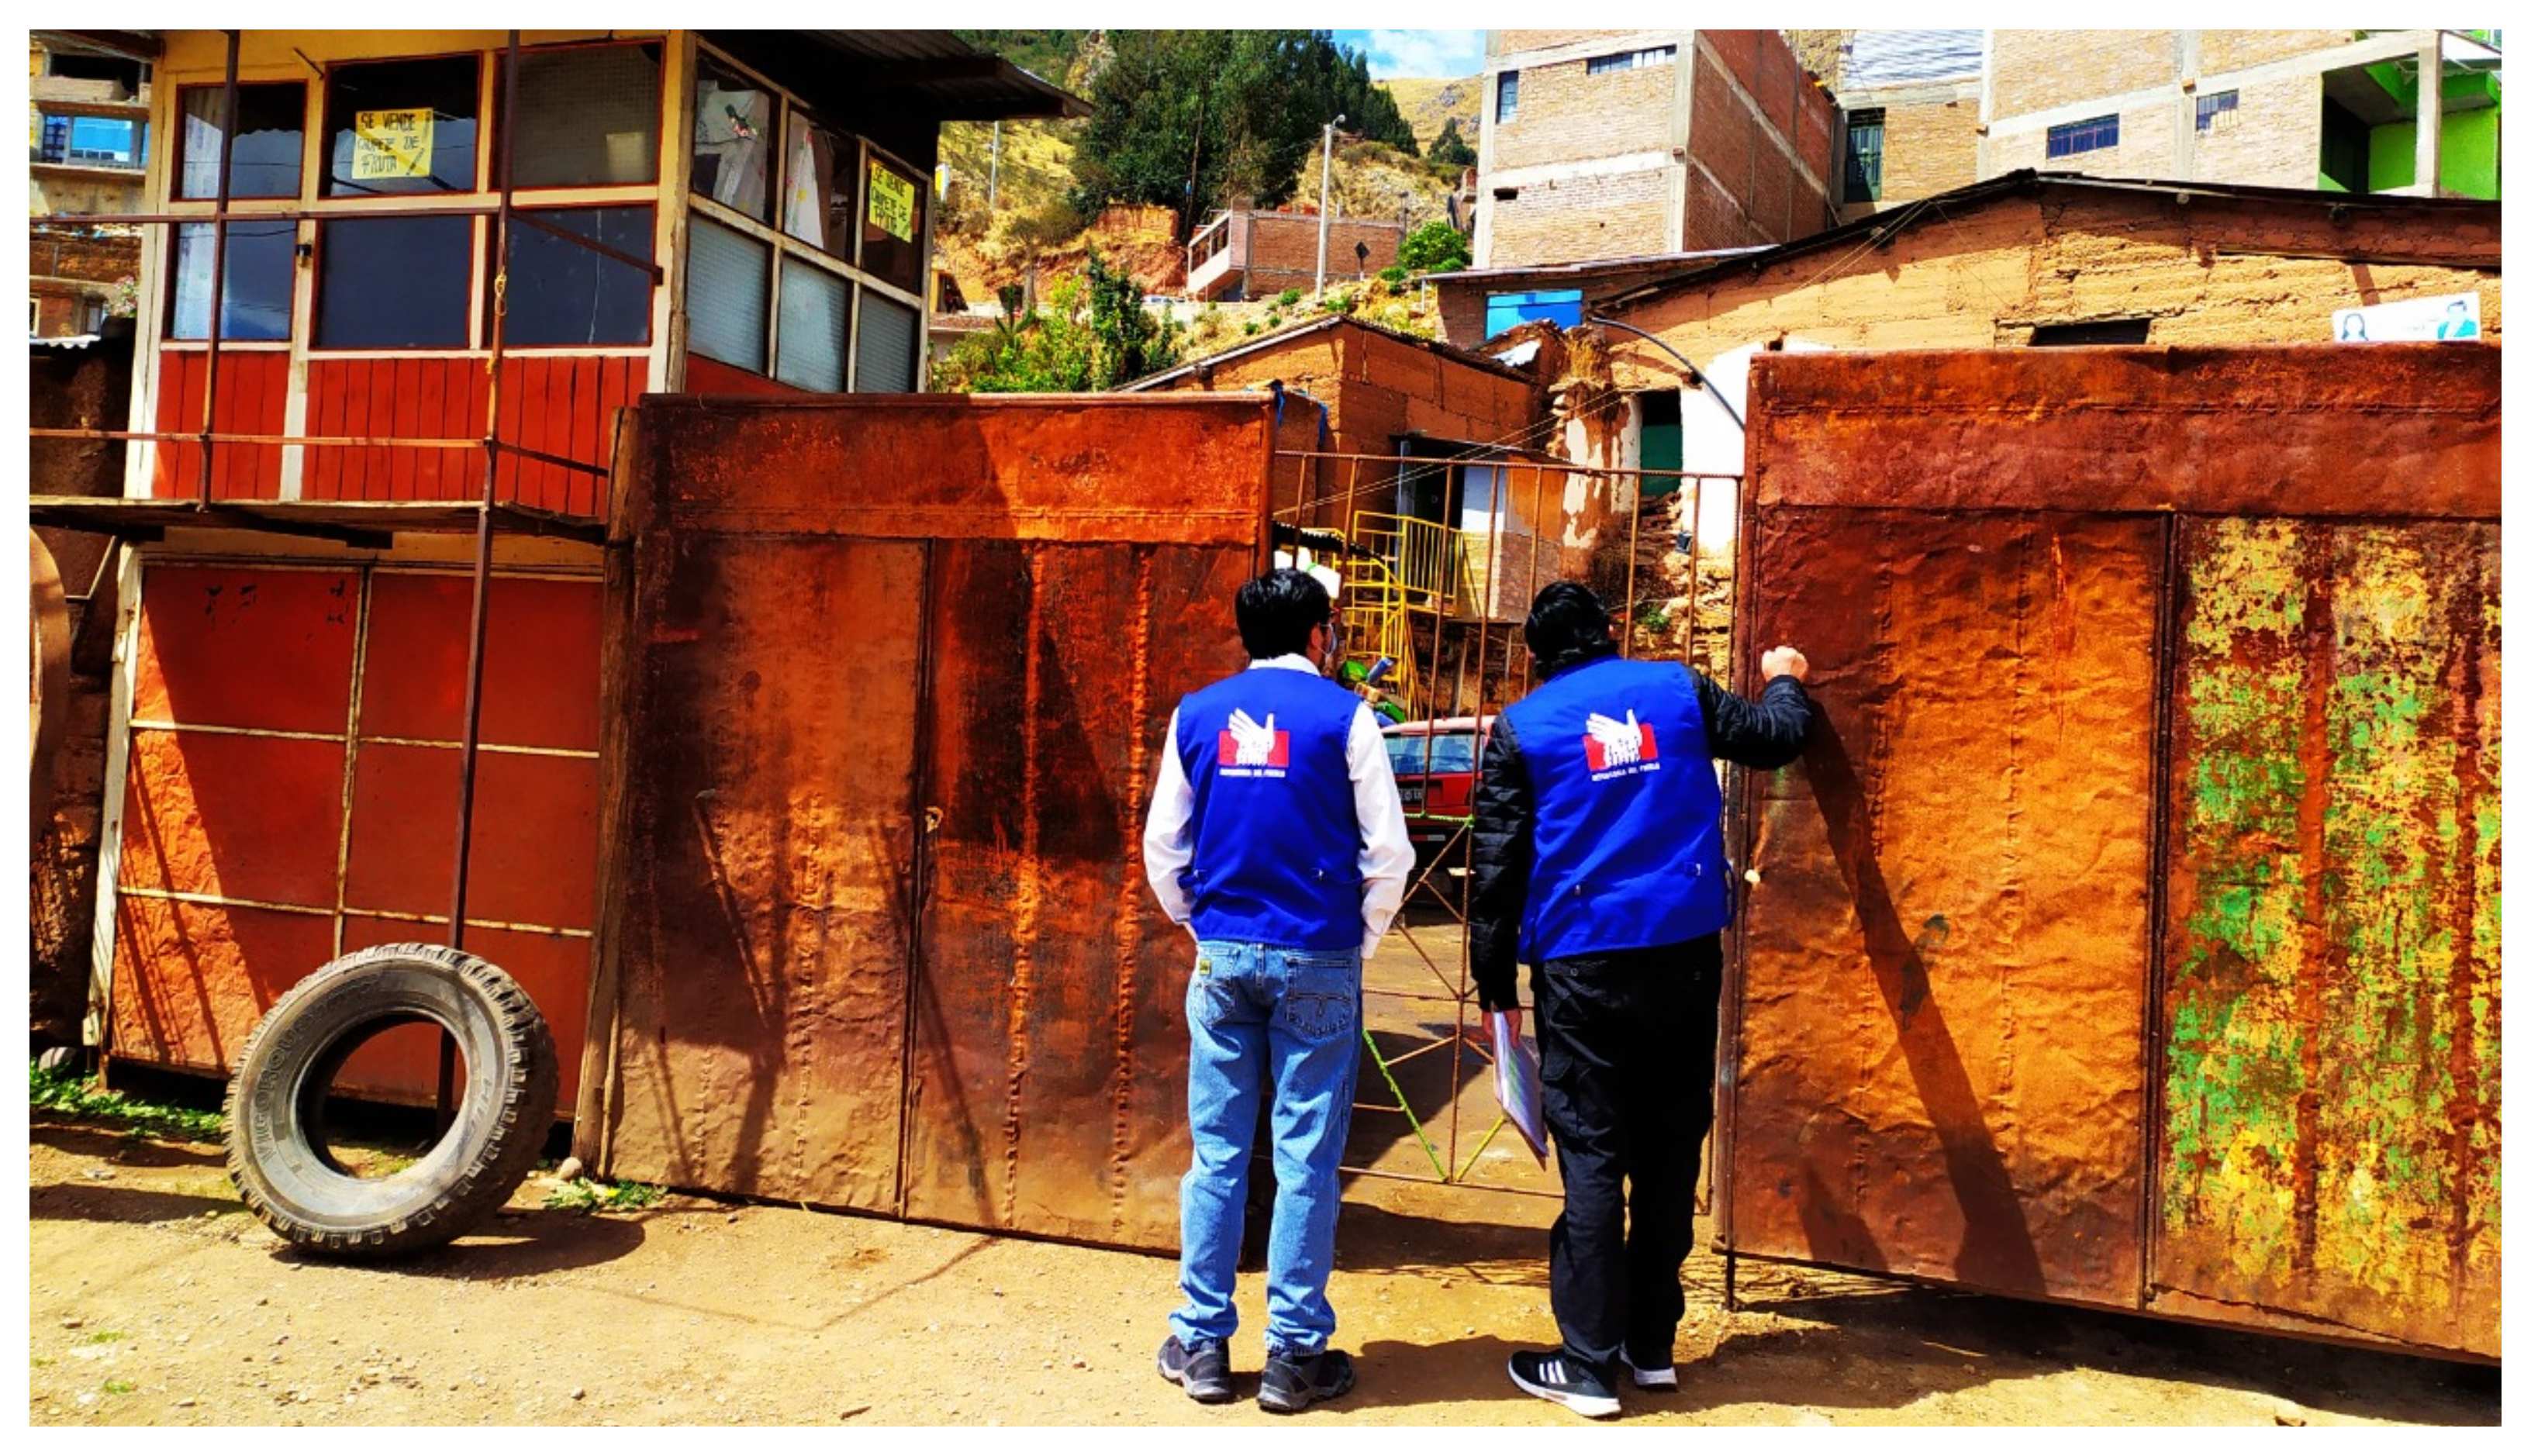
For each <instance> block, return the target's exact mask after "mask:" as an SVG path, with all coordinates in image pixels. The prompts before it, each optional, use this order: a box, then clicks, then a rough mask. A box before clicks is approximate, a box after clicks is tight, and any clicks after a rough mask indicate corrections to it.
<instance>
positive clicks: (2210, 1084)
mask: <svg viewBox="0 0 2531 1456" xmlns="http://www.w3.org/2000/svg"><path fill="white" fill-rule="evenodd" d="M2494 535H2495V532H2494V528H2493V527H2492V526H2491V527H2476V526H2445V525H2433V526H2424V525H2400V526H2377V525H2347V526H2335V525H2320V524H2313V523H2301V522H2294V521H2224V522H2214V523H2205V524H2203V525H2199V526H2193V527H2191V528H2189V529H2188V534H2187V536H2186V537H2185V540H2186V543H2187V544H2186V546H2185V547H2184V550H2183V555H2184V558H2185V568H2184V569H2185V572H2186V590H2187V596H2186V606H2185V608H2184V615H2183V620H2182V631H2181V646H2180V661H2179V663H2178V664H2177V671H2178V674H2179V681H2178V690H2179V698H2178V708H2179V713H2180V717H2179V735H2178V736H2179V739H2180V744H2179V754H2178V759H2177V762H2176V763H2175V765H2174V768H2175V770H2176V773H2177V784H2178V786H2179V795H2178V799H2177V801H2176V803H2175V804H2174V806H2173V811H2174V814H2175V818H2174V822H2173V834H2174V840H2175V845H2176V848H2177V851H2178V859H2177V862H2176V870H2177V873H2178V875H2179V876H2180V882H2179V883H2178V884H2177V885H2175V886H2174V890H2173V907H2174V912H2175V918H2176V922H2177V926H2178V929H2177V933H2176V935H2175V936H2174V939H2173V942H2172V946H2171V955H2170V967H2171V971H2170V985H2169V987H2168V990H2167V993H2166V998H2165V1016H2166V1018H2167V1019H2166V1022H2165V1027H2166V1035H2165V1063H2164V1068H2163V1077H2164V1097H2165V1126H2164V1140H2163V1148H2164V1154H2163V1157H2164V1162H2163V1171H2162V1199H2161V1208H2160V1213H2161V1217H2162V1219H2163V1224H2164V1229H2165V1236H2164V1244H2163V1248H2164V1251H2165V1256H2166V1257H2167V1258H2168V1259H2170V1260H2174V1261H2176V1264H2177V1265H2178V1266H2176V1267H2172V1268H2166V1269H2163V1270H2160V1271H2158V1273H2157V1277H2158V1278H2165V1279H2171V1280H2174V1281H2176V1282H2177V1283H2178V1284H2179V1285H2180V1286H2181V1287H2186V1288H2191V1289H2194V1290H2197V1291H2199V1292H2203V1293H2207V1294H2211V1295H2214V1296H2216V1297H2220V1298H2232V1299H2242V1300H2249V1301H2254V1302H2257V1303H2260V1304H2263V1305H2269V1306H2272V1307H2275V1308H2278V1309H2295V1310H2301V1311H2303V1312H2306V1313H2310V1314H2313V1315H2318V1316H2324V1317H2345V1316H2351V1315H2355V1314H2358V1313H2360V1308H2359V1307H2360V1305H2361V1304H2362V1302H2363V1301H2365V1300H2372V1301H2375V1302H2376V1303H2377V1304H2379V1303H2381V1302H2388V1303H2389V1304H2390V1305H2395V1306H2398V1307H2402V1308H2409V1309H2414V1310H2417V1311H2420V1312H2424V1311H2428V1310H2439V1309H2447V1308H2449V1307H2450V1306H2451V1305H2452V1303H2453V1301H2454V1300H2455V1299H2456V1298H2458V1297H2459V1295H2458V1293H2457V1289H2458V1286H2456V1280H2465V1281H2467V1287H2469V1288H2471V1289H2475V1288H2476V1286H2477V1284H2478V1283H2479V1282H2480V1281H2484V1283H2485V1293H2484V1298H2486V1299H2488V1300H2491V1301H2492V1300H2493V1299H2494V1298H2495V1294H2494V1290H2495V1278H2496V1270H2497V1268H2498V1257H2499V1253H2500V1245H2499V1235H2498V1228H2497V1211H2496V1210H2497V1201H2498V1198H2499V1195H2500V1193H2501V1189H2502V1181H2501V1177H2500V1175H2499V1173H2498V1161H2499V1155H2500V1150H2499V1140H2500V1134H2501V1127H2500V1124H2499V1123H2498V1122H2497V1120H2496V1118H2495V1116H2494V1115H2493V1111H2492V1109H2493V1108H2494V1107H2496V1106H2497V1105H2499V1103H2498V1100H2497V1072H2498V1067H2499V1065H2500V1063H2499V1058H2498V1051H2499V1028H2498V1021H2499V1019H2500V1011H2501V1003H2502V996H2501V990H2500V986H2501V981H2500V979H2499V973H2498V966H2499V959H2498V958H2499V952H2500V941H2501V920H2502V915H2501V907H2502V884H2501V866H2502V856H2501V843H2502V839H2501V834H2502V820H2501V806H2500V801H2499V796H2498V784H2499V774H2498V764H2499V757H2500V756H2499V751H2498V750H2499V746H2498V740H2497V733H2496V724H2495V716H2494V714H2495V710H2496V709H2495V704H2496V703H2497V701H2498V697H2497V649H2496V644H2497V642H2498V641H2499V640H2500V639H2499V636H2498V630H2499V629H2498V625H2497V624H2498V612H2497V606H2496V601H2495V596H2494V592H2495V584H2496V582H2497V581H2498V575H2497V572H2496V550H2495V539H2494ZM2471 583H2484V584H2485V589H2486V601H2485V605H2484V609H2483V612H2482V613H2481V615H2480V620H2479V622H2478V623H2477V624H2474V630H2473V631H2472V632H2471V633H2470V634H2469V637H2468V638H2464V637H2463V636H2462V635H2461V633H2460V632H2459V631H2458V630H2457V628H2456V625H2455V624H2456V623H2458V622H2459V621H2462V620H2465V618H2466V617H2467V616H2468V615H2469V614H2470V613H2471V610H2472V608H2471V604H2470V603H2469V601H2468V600H2467V599H2466V598H2464V597H2462V596H2461V595H2460V594H2459V593H2462V592H2464V591H2467V590H2469V589H2471V588H2470V585H2469V584H2471ZM2321 624H2326V625H2325V627H2324V626H2322V625H2321ZM2314 630H2322V631H2326V632H2328V633H2329V634H2330V635H2329V637H2328V638H2326V639H2321V640H2315V639H2314V638H2313V637H2312V636H2311V632H2312V631H2314ZM2472 640H2474V643H2475V645H2474V646H2473V641H2472ZM2473 653H2474V656H2473ZM2467 683H2474V684H2475V685H2476V687H2475V695H2476V696H2475V700H2472V699H2471V698H2470V697H2468V696H2467V695H2466V694H2465V693H2464V691H2463V688H2464V684H2467ZM2472 753H2474V754H2475V757H2474V758H2472V757H2470V756H2469V755H2470V754H2472ZM2465 857H2466V858H2465ZM2464 887H2466V888H2464ZM2464 916H2465V917H2466V920H2465V921H2464V920H2463V917H2464ZM2481 1109H2490V1110H2488V1111H2486V1112H2485V1113H2484V1114H2482V1111H2481ZM2463 1270H2465V1271H2466V1272H2465V1273H2464V1272H2462V1271H2463ZM2470 1297H2472V1298H2476V1297H2479V1296H2477V1295H2475V1294H2473V1295H2471V1296H2470Z"/></svg>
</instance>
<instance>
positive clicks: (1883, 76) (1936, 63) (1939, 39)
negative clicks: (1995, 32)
mask: <svg viewBox="0 0 2531 1456" xmlns="http://www.w3.org/2000/svg"><path fill="white" fill-rule="evenodd" d="M1985 69H1986V32H1985V31H1984V30H1857V31H1855V32H1854V38H1853V39H1852V40H1849V41H1847V42H1846V50H1845V57H1844V61H1843V63H1842V64H1841V65H1840V66H1839V67H1838V69H1837V89H1838V90H1839V91H1840V92H1853V91H1870V90H1878V89H1881V88H1883V87H1885V86H1902V85H1916V84H1922V83H1925V82H1929V81H1958V80H1962V79H1964V78H1967V77H1972V76H1976V75H1978V74H1979V73H1980V72H1981V71H1983V70H1985Z"/></svg>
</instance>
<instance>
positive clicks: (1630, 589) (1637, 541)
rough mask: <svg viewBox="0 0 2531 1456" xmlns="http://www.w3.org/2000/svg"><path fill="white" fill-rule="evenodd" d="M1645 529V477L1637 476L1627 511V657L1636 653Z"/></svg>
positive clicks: (1622, 652) (1622, 653) (1624, 650)
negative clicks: (1639, 558) (1638, 568)
mask: <svg viewBox="0 0 2531 1456" xmlns="http://www.w3.org/2000/svg"><path fill="white" fill-rule="evenodd" d="M1610 478H1611V479H1612V480H1613V479H1615V478H1616V477H1615V476H1611V477H1610ZM1643 529H1644V477H1643V476H1635V505H1634V509H1633V510H1630V511H1628V512H1627V513H1626V642H1625V645H1624V648H1623V649H1622V651H1621V652H1620V654H1619V655H1621V656H1626V657H1632V656H1633V655H1635V556H1636V554H1637V553H1638V552H1639V551H1640V550H1641V549H1642V547H1643Z"/></svg>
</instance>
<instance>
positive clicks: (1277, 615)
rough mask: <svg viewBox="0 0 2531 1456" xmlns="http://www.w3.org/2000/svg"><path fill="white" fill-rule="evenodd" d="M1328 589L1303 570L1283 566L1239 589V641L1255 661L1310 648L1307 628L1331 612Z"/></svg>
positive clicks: (1325, 617)
mask: <svg viewBox="0 0 2531 1456" xmlns="http://www.w3.org/2000/svg"><path fill="white" fill-rule="evenodd" d="M1334 611H1335V605H1334V603H1333V602H1332V601H1330V600H1329V599H1328V596H1327V588H1326V587H1325V585H1324V584H1323V583H1322V582H1321V581H1320V580H1319V579H1318V578H1316V577H1314V576H1311V575H1310V574H1309V573H1308V572H1305V571H1296V570H1294V569H1293V568H1291V567H1288V566H1286V567H1282V568H1279V569H1277V570H1274V571H1269V572H1267V573H1266V575H1264V576H1262V577H1259V578H1258V579H1257V580H1256V581H1253V582H1251V583H1249V584H1248V585H1247V586H1245V587H1242V588H1239V602H1238V614H1239V642H1240V644H1241V645H1243V646H1245V647H1246V648H1248V655H1249V657H1250V658H1251V659H1253V660H1255V661H1260V662H1262V661H1264V660H1266V658H1268V657H1280V656H1283V655H1284V654H1286V653H1289V652H1306V651H1308V650H1309V649H1310V629H1312V628H1314V627H1319V626H1322V625H1324V624H1325V622H1326V620H1327V619H1328V618H1329V617H1330V616H1332V615H1333V614H1334Z"/></svg>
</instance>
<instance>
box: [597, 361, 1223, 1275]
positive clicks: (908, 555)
mask: <svg viewBox="0 0 2531 1456" xmlns="http://www.w3.org/2000/svg"><path fill="white" fill-rule="evenodd" d="M1268 410H1269V407H1268V406H1267V404H1266V402H1265V401H1263V400H1255V399H1182V400H1163V399H1153V400H1135V401H1125V400H1116V399H1101V400H1097V401H1095V402H1094V401H1086V400H1076V399H1064V398H1056V399H1031V400H1005V401H964V400H893V399H891V400H887V401H868V400H837V399H831V398H829V399H820V400H814V401H808V402H803V403H793V402H789V401H760V402H759V401H746V402H741V401H735V400H709V401H704V400H696V399H691V398H677V399H662V400H652V401H646V402H645V403H644V404H643V405H642V406H641V407H640V408H639V410H637V411H636V412H634V414H633V416H632V417H631V418H630V432H629V433H628V435H627V437H626V440H625V443H624V446H623V450H622V453H621V454H620V455H619V457H618V460H619V471H618V477H617V489H618V497H617V504H618V509H617V510H616V512H615V514H614V517H613V522H614V530H615V532H616V539H617V541H618V542H619V544H620V545H621V546H622V548H623V549H622V550H621V551H620V552H619V553H618V559H617V560H616V562H615V563H614V564H613V565H612V566H611V567H610V577H609V607H608V615H607V626H606V644H605V654H606V659H607V662H608V668H607V675H606V684H605V697H606V700H607V703H608V712H607V714H606V718H605V720H604V725H605V730H606V732H607V734H608V738H607V742H606V747H605V749H604V751H603V755H602V762H603V763H604V782H605V787H604V788H603V789H602V791H601V795H600V812H601V814H602V815H603V822H604V825H605V828H604V831H603V834H604V839H605V841H606V844H607V846H608V856H609V859H608V864H607V868H606V869H605V871H604V875H605V878H604V888H603V889H602V890H601V896H600V898H601V901H602V902H603V904H604V920H603V921H602V922H601V925H600V931H599V937H600V945H599V960H598V967H599V969H598V977H597V984H596V987H595V989H594V991H593V992H592V1026H593V1030H592V1035H591V1040H592V1051H591V1062H590V1067H591V1077H590V1091H589V1092H588V1093H587V1094H586V1095H585V1096H584V1098H583V1104H582V1105H583V1114H584V1115H583V1140H582V1148H583V1151H584V1155H585V1156H589V1157H591V1159H592V1161H593V1162H595V1163H596V1164H597V1165H598V1166H600V1167H601V1168H605V1169H607V1170H609V1171H610V1172H612V1173H613V1174H615V1175H617V1176H629V1177H642V1178H648V1179H653V1180H658V1181H665V1182H671V1183H676V1184H680V1185H684V1186H694V1187H703V1188H709V1189H715V1190H719V1191H724V1192H730V1193H740V1194H763V1195H769V1196H776V1197H781V1198H786V1199H803V1200H807V1201H810V1202H816V1203H825V1204H842V1205H848V1206H855V1207H864V1208H872V1209H878V1210H885V1211H895V1212H901V1213H903V1214H906V1215H908V1216H912V1217H918V1218H926V1219H935V1220H940V1221H945V1222H954V1223H962V1224H970V1225H974V1226H979V1227H987V1228H997V1229H1010V1230H1014V1231H1019V1232H1029V1233H1041V1234H1049V1235H1055V1236H1059V1237H1066V1238H1076V1239H1085V1240H1092V1241H1097V1242H1101V1243H1114V1244H1123V1245H1131V1246H1137V1247H1153V1248H1157V1247H1167V1246H1168V1245H1170V1244H1172V1243H1173V1242H1174V1239H1175V1233H1176V1219H1175V1181H1176V1179H1177V1177H1178V1175H1179V1174H1180V1173H1182V1172H1183V1171H1184V1167H1185V1163H1184V1159H1185V1144H1184V1137H1185V1134H1184V1107H1183V1099H1184V1094H1185V1092H1184V1088H1185V1084H1184V1059H1185V1038H1184V1032H1183V1029H1182V1027H1180V1026H1179V1025H1178V1002H1179V998H1180V996H1181V995H1182V993H1183V989H1184V984H1185V982H1184V974H1185V963H1186V961H1187V958H1188V953H1189V947H1188V944H1187V941H1186V937H1185V934H1184V932H1183V931H1181V930H1179V929H1178V928H1177V927H1176V926H1174V925H1171V924H1168V923H1167V922H1166V920H1165V918H1163V917H1161V916H1159V915H1158V914H1157V912H1156V911H1155V910H1154V909H1153V907H1152V906H1151V904H1150V902H1149V895H1148V892H1147V891H1146V890H1145V889H1144V888H1143V884H1142V871H1141V868H1140V864H1139V856H1138V853H1137V851H1138V848H1139V844H1140V825H1141V820H1142V815H1143V795H1144V794H1145V793H1146V792H1147V789H1148V785H1149V782H1150V776H1151V764H1152V758H1151V755H1152V754H1153V752H1155V751H1156V749H1157V746H1158V743H1159V741H1160V739H1161V737H1162V734H1163V729H1164V726H1165V724H1166V721H1167V717H1168V713H1169V710H1170V708H1171V707H1172V706H1174V704H1175V701H1176V700H1177V698H1178V697H1179V696H1180V695H1181V694H1183V693H1185V692H1187V691H1189V690H1190V689H1192V688H1194V687H1196V686H1198V685H1199V684H1201V683H1202V682H1205V681H1207V680H1209V678H1211V677H1213V676H1216V675H1218V674H1219V673H1222V672H1225V671H1229V670H1231V669H1233V668H1235V667H1236V666H1237V665H1238V663H1237V648H1236V645H1235V641H1236V640H1235V636H1234V634H1233V633H1232V630H1231V625H1230V621H1229V611H1228V604H1229V599H1230V594H1231V592H1232V590H1233V589H1234V588H1235V587H1236V586H1237V584H1238V582H1239V581H1240V580H1241V579H1242V578H1243V577H1244V576H1246V575H1247V574H1248V573H1250V572H1252V571H1253V570H1254V569H1255V567H1256V564H1257V562H1258V560H1259V558H1260V556H1261V554H1262V552H1263V550H1264V543H1265V530H1266V484H1267V468H1268V464H1269V455H1270V445H1271V441H1270V438H1269V428H1270V417H1269V413H1268Z"/></svg>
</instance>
